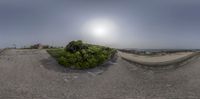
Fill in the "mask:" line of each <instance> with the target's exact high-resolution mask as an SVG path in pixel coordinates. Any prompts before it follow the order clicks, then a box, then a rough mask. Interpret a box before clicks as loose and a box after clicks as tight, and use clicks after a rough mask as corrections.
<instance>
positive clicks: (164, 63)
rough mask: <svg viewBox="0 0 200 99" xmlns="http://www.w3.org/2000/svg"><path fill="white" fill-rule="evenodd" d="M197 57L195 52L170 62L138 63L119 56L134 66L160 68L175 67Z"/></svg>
mask: <svg viewBox="0 0 200 99" xmlns="http://www.w3.org/2000/svg"><path fill="white" fill-rule="evenodd" d="M198 55H199V53H197V52H195V53H193V54H190V55H188V56H185V57H181V58H178V59H175V60H171V61H165V62H140V61H134V60H131V59H127V58H125V57H123V56H121V58H122V59H124V60H126V61H129V62H132V63H134V64H139V65H143V66H149V67H162V66H169V65H177V64H180V63H182V62H185V61H187V60H189V59H191V58H193V57H195V56H198Z"/></svg>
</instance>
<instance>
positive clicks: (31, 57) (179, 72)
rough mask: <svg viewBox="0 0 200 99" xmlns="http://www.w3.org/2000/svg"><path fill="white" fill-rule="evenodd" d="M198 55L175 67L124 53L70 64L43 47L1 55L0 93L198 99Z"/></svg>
mask: <svg viewBox="0 0 200 99" xmlns="http://www.w3.org/2000/svg"><path fill="white" fill-rule="evenodd" d="M199 71H200V58H198V59H196V60H194V61H193V62H191V63H190V64H187V65H185V66H182V67H180V68H177V69H173V70H146V69H142V68H138V67H136V66H134V65H132V64H129V63H128V62H126V61H124V60H122V59H121V58H120V57H119V58H118V60H117V61H116V63H112V62H110V63H109V66H102V67H98V68H95V69H91V70H84V71H79V70H68V69H65V68H63V67H62V66H60V65H58V64H57V63H56V61H55V60H54V59H53V58H51V57H50V56H49V54H48V53H47V52H46V51H45V50H7V51H6V52H5V53H4V54H3V55H1V56H0V99H177V98H181V99H189V98H190V99H198V98H200V94H199V92H200V72H199Z"/></svg>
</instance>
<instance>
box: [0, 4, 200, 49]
mask: <svg viewBox="0 0 200 99" xmlns="http://www.w3.org/2000/svg"><path fill="white" fill-rule="evenodd" d="M105 20H106V22H104V21H105ZM95 22H96V23H97V24H98V23H99V24H100V23H101V24H102V22H104V23H105V24H103V25H104V26H105V27H107V28H112V31H111V29H110V31H107V32H106V33H104V34H103V36H102V35H101V36H100V35H97V34H95V33H94V31H92V29H93V28H95V27H94V26H95V25H94V24H93V23H95ZM108 24H109V25H108ZM108 30H109V29H108ZM72 40H83V41H85V42H88V43H93V44H100V45H105V46H109V47H115V48H141V49H149V48H150V49H162V48H170V49H175V48H178V49H196V48H197V49H198V48H200V2H199V1H198V0H1V1H0V48H5V47H12V46H13V44H16V45H17V47H23V46H29V45H31V44H35V43H42V44H49V45H53V46H65V45H66V44H67V43H68V42H69V41H72Z"/></svg>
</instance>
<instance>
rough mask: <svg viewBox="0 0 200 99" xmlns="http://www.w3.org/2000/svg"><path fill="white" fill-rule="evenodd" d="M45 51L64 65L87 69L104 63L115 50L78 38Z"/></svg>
mask: <svg viewBox="0 0 200 99" xmlns="http://www.w3.org/2000/svg"><path fill="white" fill-rule="evenodd" d="M47 52H48V53H49V54H50V55H51V56H53V57H54V58H55V59H56V60H57V61H58V63H59V64H61V65H63V66H65V67H70V68H75V69H88V68H94V67H96V66H98V65H100V64H102V63H104V62H105V61H106V60H108V59H109V58H110V57H111V55H113V54H114V53H115V52H116V50H115V49H112V48H109V47H104V46H99V45H92V44H87V43H83V42H82V41H80V40H79V41H72V42H70V43H69V44H68V45H67V46H66V48H64V49H50V50H47Z"/></svg>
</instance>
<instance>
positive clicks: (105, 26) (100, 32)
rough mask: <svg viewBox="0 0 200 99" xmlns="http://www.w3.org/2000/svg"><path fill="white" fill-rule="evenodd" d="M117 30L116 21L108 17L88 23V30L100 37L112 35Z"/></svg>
mask: <svg viewBox="0 0 200 99" xmlns="http://www.w3.org/2000/svg"><path fill="white" fill-rule="evenodd" d="M115 30H116V26H115V24H114V22H112V21H111V20H106V19H96V20H92V21H90V22H88V23H87V24H86V31H87V32H88V33H90V34H91V35H93V36H95V37H98V38H105V37H108V36H111V35H112V34H113V33H114V31H115Z"/></svg>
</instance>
